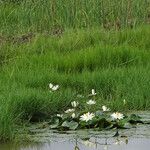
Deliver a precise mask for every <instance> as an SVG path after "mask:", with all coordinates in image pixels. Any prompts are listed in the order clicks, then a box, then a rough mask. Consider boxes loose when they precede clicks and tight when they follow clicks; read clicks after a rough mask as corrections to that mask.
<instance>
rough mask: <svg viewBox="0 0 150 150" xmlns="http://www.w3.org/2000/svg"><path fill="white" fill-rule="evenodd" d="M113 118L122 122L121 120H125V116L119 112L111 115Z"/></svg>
mask: <svg viewBox="0 0 150 150" xmlns="http://www.w3.org/2000/svg"><path fill="white" fill-rule="evenodd" d="M111 117H112V118H113V119H114V120H116V119H118V120H120V119H123V118H124V115H123V114H121V113H119V112H116V113H113V114H112V115H111Z"/></svg>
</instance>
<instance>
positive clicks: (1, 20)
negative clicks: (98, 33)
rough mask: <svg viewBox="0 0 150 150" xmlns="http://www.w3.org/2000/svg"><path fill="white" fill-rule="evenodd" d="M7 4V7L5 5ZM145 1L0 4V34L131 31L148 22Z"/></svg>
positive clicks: (25, 0) (26, 0)
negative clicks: (98, 28) (93, 29)
mask: <svg viewBox="0 0 150 150" xmlns="http://www.w3.org/2000/svg"><path fill="white" fill-rule="evenodd" d="M6 2H7V3H6ZM149 6H150V2H149V1H148V0H119V1H118V0H111V1H110V0H70V1H68V0H63V1H61V0H36V1H35V0H34V1H33V0H22V1H20V3H15V2H14V3H13V2H12V3H9V0H3V1H2V2H1V4H0V27H1V32H2V33H3V34H4V33H7V34H11V33H13V34H14V33H15V34H16V33H24V32H27V31H36V32H41V31H42V32H43V31H47V32H50V30H51V28H52V27H53V26H61V27H64V28H85V27H92V26H102V25H103V26H104V27H105V28H106V29H112V28H113V29H114V28H116V29H119V28H124V27H134V26H136V25H138V24H143V23H148V22H149V14H150V10H149Z"/></svg>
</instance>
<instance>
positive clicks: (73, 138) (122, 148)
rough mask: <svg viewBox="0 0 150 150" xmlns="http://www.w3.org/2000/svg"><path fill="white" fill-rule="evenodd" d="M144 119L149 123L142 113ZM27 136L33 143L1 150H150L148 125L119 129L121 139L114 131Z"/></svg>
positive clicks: (149, 115) (0, 147) (43, 132)
mask: <svg viewBox="0 0 150 150" xmlns="http://www.w3.org/2000/svg"><path fill="white" fill-rule="evenodd" d="M141 116H142V117H143V118H144V120H150V113H144V114H142V113H141ZM32 132H33V133H34V134H31V135H30V137H28V138H32V139H33V140H34V141H35V142H33V143H26V144H25V143H24V144H19V145H17V144H3V145H0V150H149V149H150V125H138V126H137V127H135V128H134V127H133V128H132V129H128V130H119V133H120V136H119V137H113V135H114V134H115V132H116V131H115V130H113V131H93V130H81V131H75V132H67V133H57V132H56V131H50V130H46V129H43V130H34V128H33V129H32Z"/></svg>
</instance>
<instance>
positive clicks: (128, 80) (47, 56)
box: [0, 0, 150, 141]
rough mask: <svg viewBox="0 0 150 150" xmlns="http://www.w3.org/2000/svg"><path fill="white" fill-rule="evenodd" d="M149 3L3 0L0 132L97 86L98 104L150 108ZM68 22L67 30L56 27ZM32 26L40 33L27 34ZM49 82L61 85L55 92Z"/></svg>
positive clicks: (5, 136)
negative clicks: (50, 90) (27, 38)
mask: <svg viewBox="0 0 150 150" xmlns="http://www.w3.org/2000/svg"><path fill="white" fill-rule="evenodd" d="M149 5H150V4H149V1H147V0H145V1H144V0H120V1H118V0H111V1H110V0H83V1H82V0H71V1H68V0H63V1H61V0H36V1H34V0H20V1H19V2H16V1H11V2H10V1H6V0H2V1H1V3H0V103H1V105H0V114H1V115H0V127H1V128H0V140H3V141H5V140H12V139H14V137H16V134H17V133H18V130H17V129H18V128H17V127H18V125H19V126H20V125H23V124H24V121H27V120H29V119H30V117H31V116H32V115H33V114H34V113H35V112H44V113H46V114H48V115H51V114H54V113H61V112H63V111H64V110H66V109H67V108H69V107H70V102H71V101H73V100H77V101H79V102H80V103H81V104H82V105H84V104H85V102H86V101H87V100H88V98H87V95H88V94H89V93H90V92H91V89H92V88H94V89H96V92H97V93H98V96H97V105H96V106H95V107H94V109H100V108H101V106H102V105H103V104H105V105H107V106H109V107H110V108H111V109H112V110H114V111H130V110H150V101H149V99H150V94H149V89H150V44H149V39H150V27H149V25H145V24H146V23H148V22H149V13H150V10H149ZM143 24H144V25H143ZM136 25H139V26H138V27H136ZM79 28H80V29H79ZM131 28H132V29H131ZM61 29H62V31H61V32H62V33H61V36H60V35H59V36H54V35H53V32H52V30H61ZM28 32H33V33H34V34H35V36H33V37H32V38H31V40H30V41H26V42H24V39H23V37H22V34H25V36H26V33H28ZM18 39H19V40H18ZM50 82H52V83H54V84H59V85H60V90H58V91H56V92H55V93H50V92H49V88H48V84H49V83H50ZM80 94H82V95H84V98H79V97H77V95H80ZM123 99H126V101H127V104H126V105H123Z"/></svg>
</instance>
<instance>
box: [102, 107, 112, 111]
mask: <svg viewBox="0 0 150 150" xmlns="http://www.w3.org/2000/svg"><path fill="white" fill-rule="evenodd" d="M102 110H103V111H110V108H107V107H106V106H102Z"/></svg>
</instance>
